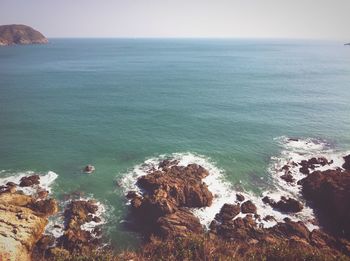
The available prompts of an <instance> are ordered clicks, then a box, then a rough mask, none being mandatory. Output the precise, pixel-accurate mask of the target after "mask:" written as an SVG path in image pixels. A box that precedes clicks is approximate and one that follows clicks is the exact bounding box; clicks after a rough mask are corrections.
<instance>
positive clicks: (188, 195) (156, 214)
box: [127, 160, 213, 237]
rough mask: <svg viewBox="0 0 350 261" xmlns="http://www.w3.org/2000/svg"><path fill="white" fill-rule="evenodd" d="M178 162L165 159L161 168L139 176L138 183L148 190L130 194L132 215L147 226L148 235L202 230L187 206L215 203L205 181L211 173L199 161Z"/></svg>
mask: <svg viewBox="0 0 350 261" xmlns="http://www.w3.org/2000/svg"><path fill="white" fill-rule="evenodd" d="M176 164H178V161H171V160H165V161H163V162H161V163H160V165H159V168H160V169H158V170H156V169H153V170H151V171H150V173H149V174H147V175H145V176H142V177H140V178H139V179H138V181H137V185H138V186H139V187H140V188H141V189H142V191H144V194H143V195H137V193H134V192H129V193H128V195H127V196H128V198H129V199H131V210H132V211H131V214H132V215H133V216H134V218H135V219H136V221H138V222H139V223H140V227H142V229H144V228H147V229H146V230H147V231H145V234H147V235H148V234H160V235H162V236H163V237H172V236H175V235H181V234H183V232H181V231H182V230H188V231H189V232H191V231H192V232H193V233H196V232H197V231H202V227H201V226H200V228H201V229H199V226H198V224H199V221H198V220H197V219H196V218H195V217H194V216H193V215H192V214H191V213H190V212H187V211H185V210H184V207H187V208H192V207H205V206H210V205H211V203H212V200H213V195H212V194H211V192H210V191H209V190H208V187H207V185H206V184H205V183H204V182H203V181H202V179H203V178H205V177H206V176H207V175H208V174H209V173H208V171H207V170H205V169H204V168H203V167H201V166H199V165H196V164H189V165H188V166H186V167H183V166H177V165H176ZM181 218H183V219H184V220H181ZM186 219H187V220H186ZM197 221H198V222H197ZM171 231H173V235H172V234H171V233H170V232H171Z"/></svg>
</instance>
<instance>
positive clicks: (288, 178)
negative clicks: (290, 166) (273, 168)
mask: <svg viewBox="0 0 350 261" xmlns="http://www.w3.org/2000/svg"><path fill="white" fill-rule="evenodd" d="M281 179H283V180H284V181H285V182H287V183H294V182H295V179H294V178H293V175H292V174H291V173H290V172H289V171H288V172H286V173H285V174H283V175H282V176H281Z"/></svg>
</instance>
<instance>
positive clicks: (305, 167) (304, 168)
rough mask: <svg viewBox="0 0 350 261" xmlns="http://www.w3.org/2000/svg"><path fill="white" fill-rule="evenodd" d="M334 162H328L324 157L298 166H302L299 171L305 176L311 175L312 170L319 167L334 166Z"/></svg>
mask: <svg viewBox="0 0 350 261" xmlns="http://www.w3.org/2000/svg"><path fill="white" fill-rule="evenodd" d="M332 163H333V161H332V160H331V161H328V160H327V159H326V158H324V157H318V158H315V157H313V158H311V159H309V160H302V161H301V162H299V163H298V164H299V165H300V166H301V168H300V169H299V171H300V172H301V173H303V174H305V175H308V174H309V173H310V170H314V169H315V168H316V167H317V166H326V165H330V164H332Z"/></svg>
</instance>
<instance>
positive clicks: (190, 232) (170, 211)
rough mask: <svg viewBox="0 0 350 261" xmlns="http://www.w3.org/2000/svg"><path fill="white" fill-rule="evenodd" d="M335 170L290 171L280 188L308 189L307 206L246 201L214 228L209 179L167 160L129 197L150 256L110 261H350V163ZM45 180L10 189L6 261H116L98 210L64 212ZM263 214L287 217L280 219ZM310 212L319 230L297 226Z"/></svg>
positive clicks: (85, 203) (1, 189)
mask: <svg viewBox="0 0 350 261" xmlns="http://www.w3.org/2000/svg"><path fill="white" fill-rule="evenodd" d="M332 164H333V163H332V160H328V159H326V158H325V157H310V158H305V159H303V160H301V161H299V162H290V161H289V162H288V163H287V164H285V165H284V166H282V167H281V169H280V170H279V172H278V176H277V178H278V179H281V180H283V181H284V182H286V184H289V183H293V184H294V185H293V186H297V187H298V188H300V195H301V196H302V200H301V199H300V198H299V197H295V198H294V197H292V196H290V195H289V194H288V195H287V194H286V195H280V196H279V197H278V198H277V197H274V198H273V197H270V196H269V195H263V196H261V197H260V198H252V197H250V195H249V194H247V193H245V192H242V193H237V194H236V195H235V197H234V199H233V200H232V201H230V202H226V203H225V204H224V205H223V206H222V207H221V209H220V211H219V212H218V213H216V215H215V218H214V219H213V220H212V222H211V223H210V225H209V227H206V226H204V225H203V224H202V223H201V220H200V219H199V218H198V217H197V216H196V214H195V213H196V210H198V209H201V208H207V207H210V206H212V204H214V201H215V200H216V195H215V194H214V193H212V192H211V191H210V189H209V187H208V185H207V184H206V183H205V181H206V178H207V177H209V176H210V173H209V171H208V170H207V169H205V168H203V167H202V166H200V165H198V164H187V165H182V164H180V162H179V161H178V160H176V159H165V160H162V161H160V162H159V164H158V165H157V166H153V167H152V168H150V169H149V170H148V171H147V173H146V174H145V175H143V176H139V177H138V179H137V182H136V185H137V188H138V189H137V190H133V191H129V192H128V193H127V194H126V198H127V200H128V201H129V202H130V212H129V214H128V220H129V223H128V224H131V225H129V226H128V228H131V229H133V230H134V231H137V232H138V233H140V234H141V235H143V236H144V240H145V241H144V244H143V246H141V249H140V250H138V251H123V252H121V253H118V254H115V253H114V254H112V255H110V256H109V257H108V260H130V259H133V260H158V259H164V258H165V257H168V258H169V260H177V259H179V258H180V259H184V260H204V259H207V260H220V259H225V258H228V257H230V258H234V259H235V260H261V259H266V258H267V257H269V258H270V259H271V260H308V259H310V258H311V259H312V258H313V259H312V260H350V227H349V220H350V207H349V204H348V202H349V200H350V193H349V192H350V169H349V167H350V155H348V156H344V158H343V163H342V165H341V167H337V168H334V166H333V165H332ZM295 170H297V171H295ZM286 175H287V176H289V178H288V179H287V180H286V179H285V176H286ZM41 178H42V176H40V175H30V176H24V177H22V178H21V179H20V180H18V182H7V183H6V184H4V185H2V186H0V260H74V258H75V257H77V258H82V257H84V258H85V259H84V260H95V259H100V260H105V259H107V257H106V252H105V250H104V249H105V248H104V245H103V244H102V241H101V240H100V236H101V227H100V226H93V227H92V228H88V227H89V224H97V225H98V224H102V222H101V218H100V217H99V215H98V213H99V211H100V209H99V204H98V202H96V201H95V200H92V199H83V198H82V195H81V194H80V193H72V194H70V195H67V197H65V202H66V203H65V204H64V205H62V204H60V202H57V201H56V200H55V199H53V198H52V197H50V196H51V195H50V192H49V191H47V190H45V189H44V188H43V187H41V183H40V181H41ZM28 191H31V193H30V195H28V194H26V192H28ZM261 205H263V206H266V207H269V208H271V209H273V210H274V211H277V212H278V213H281V215H286V216H285V218H284V219H283V220H281V219H280V218H279V219H278V218H277V217H276V216H274V215H273V214H271V215H270V214H267V213H266V212H264V211H262V208H261ZM59 206H60V207H59ZM309 206H311V207H312V209H313V210H314V212H315V218H314V220H313V223H314V224H315V225H314V227H312V228H310V227H309V226H308V225H307V224H306V223H305V222H303V221H302V220H298V219H297V217H298V213H300V212H302V211H304V209H305V208H307V207H309ZM57 213H60V215H62V217H63V222H62V223H61V224H55V225H54V226H56V227H57V229H58V230H60V231H61V233H60V235H59V236H56V237H54V236H53V235H52V234H50V233H46V231H45V228H46V227H47V224H48V222H49V221H48V219H49V218H50V217H52V216H55V215H58V214H57ZM271 213H272V212H271ZM273 213H275V212H273ZM290 214H292V216H291V217H293V219H292V218H289V217H288V215H290ZM269 222H270V223H269ZM266 224H274V225H272V226H267V225H266ZM101 249H102V251H101ZM96 253H98V254H97V256H95V255H96ZM107 253H110V252H108V251H107ZM72 258H73V259H72Z"/></svg>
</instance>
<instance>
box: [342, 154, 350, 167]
mask: <svg viewBox="0 0 350 261" xmlns="http://www.w3.org/2000/svg"><path fill="white" fill-rule="evenodd" d="M344 161H345V162H344V164H343V166H342V167H343V168H344V169H346V170H350V154H349V155H347V156H345V157H344Z"/></svg>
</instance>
